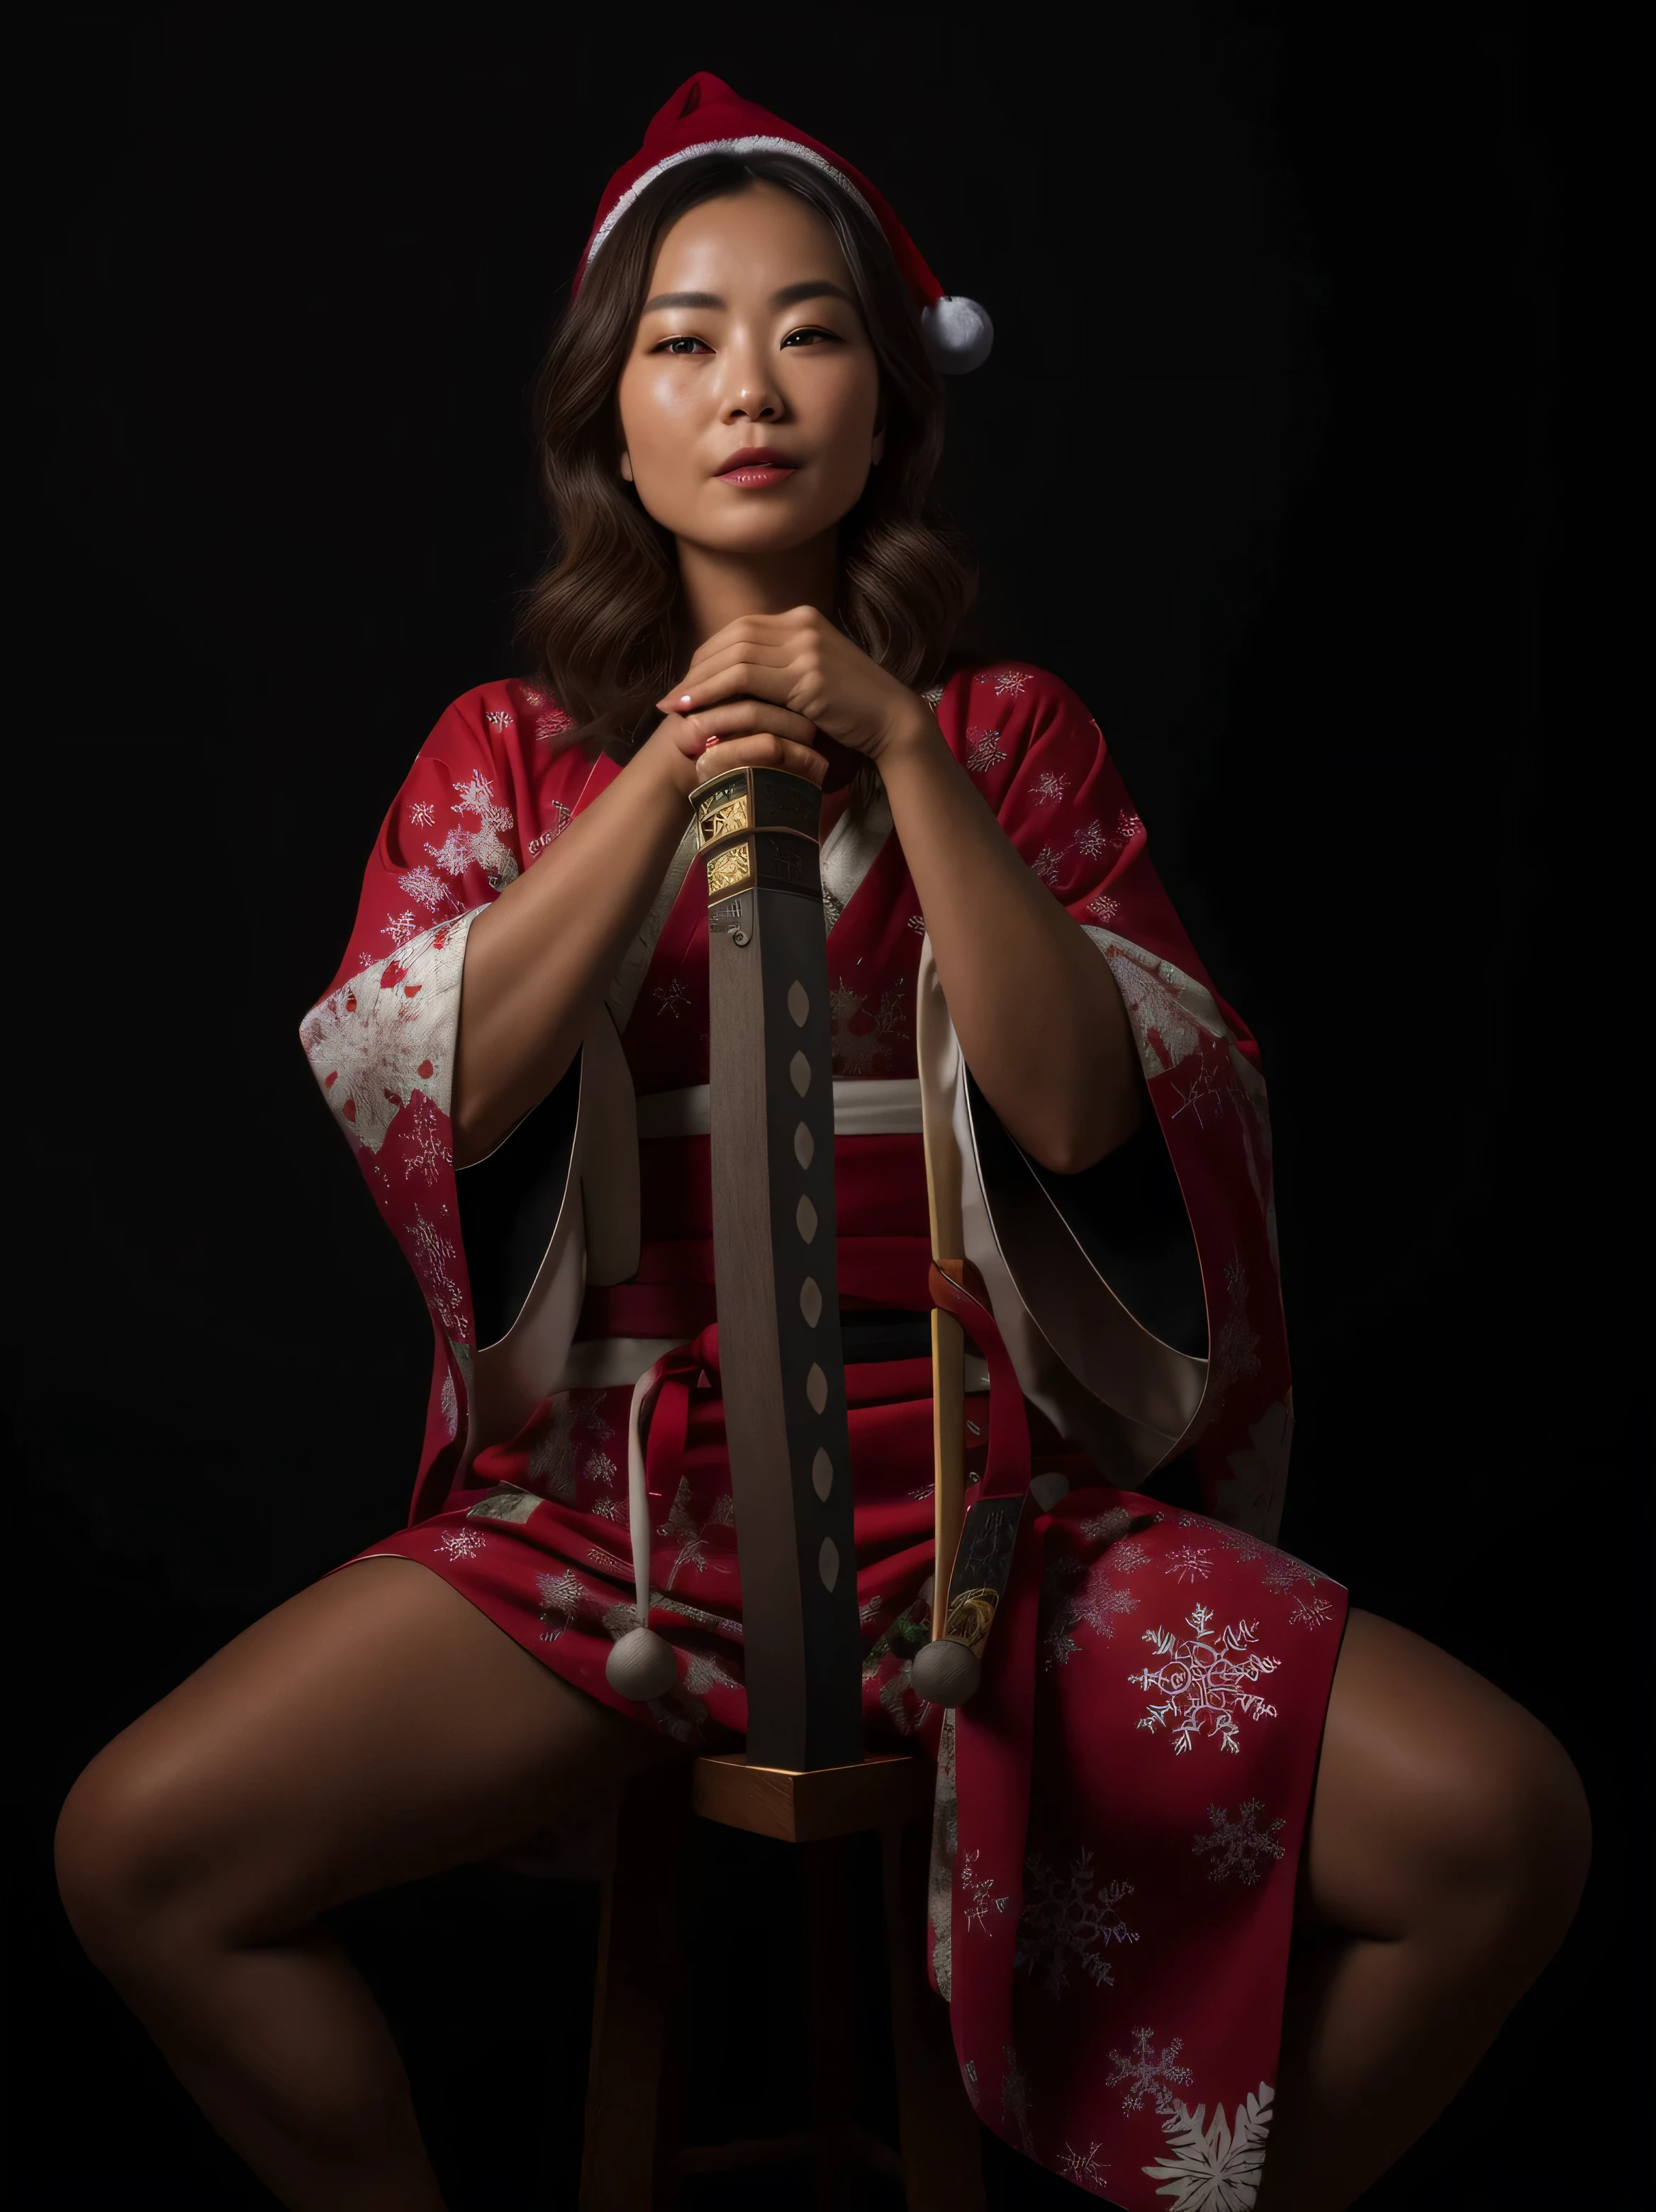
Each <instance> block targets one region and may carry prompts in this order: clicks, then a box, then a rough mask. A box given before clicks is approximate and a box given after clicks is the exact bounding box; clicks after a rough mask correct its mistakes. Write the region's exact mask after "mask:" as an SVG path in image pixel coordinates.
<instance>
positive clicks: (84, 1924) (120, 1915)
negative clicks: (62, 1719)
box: [54, 1739, 199, 1967]
mask: <svg viewBox="0 0 1656 2212" xmlns="http://www.w3.org/2000/svg"><path fill="white" fill-rule="evenodd" d="M54 1855H55V1857H56V1862H57V1871H58V1894H59V1895H60V1896H61V1898H62V1899H63V1902H64V1911H66V1912H67V1914H68V1915H69V1919H70V1925H71V1926H72V1927H73V1929H75V1932H76V1935H77V1936H79V1938H80V1940H81V1942H82V1944H83V1945H84V1947H85V1948H86V1949H87V1951H88V1953H89V1954H91V1956H92V1957H93V1958H94V1959H95V1960H97V1961H98V1963H99V1964H100V1966H106V1967H114V1966H117V1965H118V1964H120V1963H122V1962H124V1961H133V1960H136V1959H137V1958H138V1956H139V1955H140V1954H142V1953H143V1950H144V1949H145V1948H148V1947H149V1945H151V1944H153V1943H154V1942H156V1941H157V1940H158V1939H159V1938H160V1937H161V1931H162V1929H163V1928H167V1927H169V1926H170V1925H171V1924H173V1923H176V1921H177V1920H178V1918H179V1914H180V1908H181V1907H187V1905H188V1902H189V1896H190V1890H191V1866H192V1863H198V1862H199V1849H198V1846H197V1845H196V1844H195V1842H194V1839H193V1838H192V1837H191V1820H190V1818H189V1813H188V1808H187V1803H185V1802H179V1792H178V1791H177V1790H176V1789H169V1788H168V1787H167V1783H166V1781H165V1779H164V1778H161V1777H160V1776H158V1775H156V1774H155V1773H154V1772H153V1771H146V1768H145V1765H144V1763H143V1760H142V1759H141V1758H139V1757H136V1756H135V1755H134V1754H133V1753H131V1752H130V1751H129V1750H128V1749H127V1747H125V1746H124V1744H123V1743H122V1741H121V1740H120V1739H117V1741H116V1742H115V1743H114V1744H112V1745H110V1746H109V1747H108V1748H107V1749H106V1750H105V1751H102V1752H100V1753H99V1755H98V1757H97V1758H96V1759H94V1760H93V1761H92V1763H91V1765H89V1766H88V1768H87V1769H86V1771H85V1772H84V1773H82V1775H81V1777H80V1778H79V1779H78V1780H77V1781H76V1784H75V1786H74V1788H73V1789H72V1790H70V1793H69V1796H68V1797H67V1798H66V1799H65V1801H64V1808H63V1810H62V1812H61V1813H60V1814H58V1831H57V1835H56V1838H55V1839H54Z"/></svg>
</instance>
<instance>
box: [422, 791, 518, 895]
mask: <svg viewBox="0 0 1656 2212" xmlns="http://www.w3.org/2000/svg"><path fill="white" fill-rule="evenodd" d="M454 789H455V791H456V792H457V793H458V794H459V795H458V798H457V799H456V800H455V803H454V805H452V807H451V808H450V810H449V811H450V812H451V813H452V814H458V815H460V816H461V817H464V816H465V815H468V814H475V815H476V817H477V827H476V829H467V828H466V826H465V823H464V819H462V820H461V821H460V822H459V823H458V824H457V825H456V826H455V828H453V829H451V830H450V831H449V833H448V835H447V836H446V837H445V838H444V840H443V842H442V843H441V844H440V845H428V846H427V847H426V850H427V852H428V853H429V854H431V857H432V858H433V860H435V861H436V863H437V865H438V866H439V867H440V869H441V870H442V871H443V872H444V874H445V875H448V876H463V875H464V873H465V872H466V870H467V869H468V868H481V869H482V872H483V876H484V878H485V880H486V881H487V882H488V885H489V887H490V889H491V890H497V891H498V890H504V889H505V888H506V886H507V884H509V883H513V882H515V880H516V878H517V874H518V862H517V859H516V856H515V855H514V854H513V852H512V851H511V849H510V848H509V847H508V846H507V844H506V843H505V842H503V837H504V833H505V832H506V831H507V830H508V829H511V828H512V826H513V821H514V819H515V817H514V816H513V811H512V809H511V808H510V807H509V806H502V805H500V802H499V801H498V800H497V799H496V798H495V796H494V785H493V784H492V783H491V782H490V781H489V780H488V777H487V776H486V775H484V774H483V773H482V769H473V770H472V773H471V775H470V776H469V777H468V778H467V780H466V781H465V782H464V783H457V784H456V785H455V786H454Z"/></svg>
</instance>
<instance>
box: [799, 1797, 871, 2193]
mask: <svg viewBox="0 0 1656 2212" xmlns="http://www.w3.org/2000/svg"><path fill="white" fill-rule="evenodd" d="M851 1849H852V1840H851V1839H850V1838H846V1837H843V1836H836V1837H834V1838H832V1839H831V1840H830V1841H828V1842H824V1843H817V1844H799V1845H798V1852H799V1861H800V1868H799V1870H800V1874H801V1875H802V1877H803V1880H804V1903H805V1988H806V1991H807V1993H808V1994H807V2002H808V2003H809V2006H810V2017H809V2019H808V2021H807V2022H806V2038H807V2046H808V2048H809V2050H810V2106H811V2110H810V2118H811V2126H812V2129H813V2130H814V2131H815V2132H816V2134H817V2135H818V2136H822V2137H823V2138H825V2139H827V2146H828V2147H827V2148H825V2149H824V2151H823V2153H822V2155H821V2156H820V2157H819V2158H818V2160H817V2161H816V2212H838V2208H839V2206H840V2203H841V2202H842V2201H843V2197H844V2181H845V2160H844V2157H843V2155H836V2154H835V2148H834V2144H835V2143H836V2142H840V2143H843V2142H845V2141H846V2139H848V2138H849V2136H850V2134H851V2131H852V2128H853V2127H854V2126H855V2124H856V2118H857V2074H856V2053H855V2045H856V2034H857V2021H856V2009H855V2002H854V1995H853V1990H852V1956H853V1950H854V1946H855V1943H856V1931H855V1929H854V1927H853V1925H852V1914H851V1906H850V1899H849V1897H848V1895H847V1893H846V1883H847V1881H848V1880H849V1878H850V1875H851V1871H852V1869H851V1866H850V1863H849V1855H850V1851H851Z"/></svg>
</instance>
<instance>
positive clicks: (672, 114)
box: [574, 70, 995, 376]
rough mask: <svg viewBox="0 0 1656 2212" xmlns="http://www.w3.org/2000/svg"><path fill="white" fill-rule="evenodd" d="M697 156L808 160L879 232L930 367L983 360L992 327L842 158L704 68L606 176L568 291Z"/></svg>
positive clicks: (961, 369)
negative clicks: (945, 283)
mask: <svg viewBox="0 0 1656 2212" xmlns="http://www.w3.org/2000/svg"><path fill="white" fill-rule="evenodd" d="M698 154H732V155H737V156H738V157H740V156H741V155H744V154H792V155H796V156H797V157H798V158H799V159H800V160H803V161H810V162H814V163H815V165H816V167H818V168H819V169H821V170H822V172H823V173H824V174H826V175H828V176H830V177H832V178H833V179H834V182H835V184H837V185H840V188H841V189H842V190H843V191H847V192H849V193H850V195H851V197H852V199H854V200H858V201H859V202H860V203H861V204H862V205H863V207H864V209H865V210H866V211H867V212H868V214H869V215H870V216H872V217H873V218H874V221H875V222H877V223H878V224H879V226H880V228H881V229H882V230H883V232H884V234H885V239H886V243H887V245H888V246H890V248H891V252H892V256H893V258H894V259H895V262H896V264H897V267H898V269H899V270H900V271H901V275H902V277H903V281H904V282H905V283H907V286H908V289H909V290H910V291H911V292H912V293H913V295H914V298H915V300H916V301H917V302H918V303H919V309H920V331H921V335H922V337H924V339H925V349H926V351H927V353H928V354H930V356H931V360H932V362H933V363H934V365H935V366H936V367H937V368H940V369H941V370H942V371H943V373H944V374H945V375H949V376H963V375H964V374H966V372H967V370H968V369H971V368H977V367H978V365H979V363H980V362H984V361H986V360H987V359H988V357H989V349H990V347H991V346H992V344H993V343H994V339H995V333H994V326H993V325H992V323H991V322H990V320H989V317H988V315H987V313H986V311H985V310H984V309H983V308H982V307H980V306H979V305H978V303H977V301H975V300H967V299H962V298H960V297H958V296H950V295H949V294H947V293H945V292H944V290H943V287H942V285H940V284H939V283H938V282H937V278H936V277H935V276H933V275H932V274H931V270H929V269H928V268H927V267H926V265H925V262H924V261H923V260H922V259H921V258H920V254H919V248H918V247H917V246H915V244H914V241H913V239H912V238H911V237H910V236H909V234H908V233H907V231H906V230H905V229H904V228H903V227H902V225H901V223H900V222H898V220H897V218H896V216H895V215H894V214H893V213H892V211H891V210H890V209H889V207H888V206H887V204H886V203H885V201H884V200H883V199H882V197H880V195H879V193H878V192H877V191H875V189H874V187H873V185H871V184H870V182H869V181H868V179H867V178H866V177H864V175H862V174H861V173H860V172H859V171H858V170H856V169H853V168H852V166H851V164H850V162H849V161H842V160H841V159H840V155H838V154H835V153H834V152H832V151H831V150H830V149H828V147H826V146H824V145H823V144H822V143H821V142H820V140H818V139H816V138H810V137H806V135H805V133H804V131H797V130H795V128H794V126H793V125H792V123H784V122H783V120H782V118H781V117H780V116H779V115H773V114H772V113H771V112H769V110H768V109H767V108H763V107H755V106H754V104H753V102H752V101H751V100H743V99H742V98H741V97H740V96H739V95H738V94H736V93H734V92H732V91H731V88H730V87H729V85H727V84H726V83H725V81H724V79H723V78H722V77H716V76H710V75H709V74H708V72H707V70H697V71H696V74H695V76H693V77H691V78H689V79H688V82H685V83H683V84H682V85H680V87H679V88H678V90H677V91H676V93H675V94H673V96H672V98H671V99H670V100H669V101H668V102H667V104H666V105H665V106H664V107H662V108H660V109H658V111H657V112H656V113H655V114H654V115H653V116H652V118H651V120H650V127H649V129H648V130H647V131H646V132H645V134H644V143H643V145H642V146H640V149H639V150H638V152H637V153H636V154H634V156H633V158H632V160H631V161H627V162H624V163H623V164H622V167H620V168H619V169H617V170H616V173H615V175H614V176H613V177H611V178H610V182H609V184H608V185H607V186H606V187H605V189H604V197H603V199H602V200H601V201H600V202H599V204H598V214H597V222H595V223H594V224H593V226H592V235H591V238H589V239H588V240H587V241H586V251H585V253H584V254H582V256H581V262H580V267H579V270H577V271H576V274H575V286H574V289H576V290H577V291H579V289H580V282H581V278H582V277H583V276H585V273H586V271H587V270H588V269H589V268H590V267H591V264H592V262H593V259H594V258H595V257H596V256H597V254H599V253H601V252H603V250H604V241H605V240H607V239H608V237H609V235H610V232H611V231H612V230H613V229H614V228H615V227H616V223H617V222H619V220H620V219H621V217H622V216H623V215H625V214H626V212H627V210H628V208H629V207H631V205H632V204H633V202H634V200H635V199H636V198H637V197H638V196H639V194H640V192H641V191H643V190H644V187H645V186H646V185H649V184H653V183H654V181H655V179H657V178H658V176H660V175H662V174H663V173H664V171H666V170H668V169H672V168H676V167H677V166H678V164H679V163H680V162H681V161H693V160H694V159H695V156H696V155H698Z"/></svg>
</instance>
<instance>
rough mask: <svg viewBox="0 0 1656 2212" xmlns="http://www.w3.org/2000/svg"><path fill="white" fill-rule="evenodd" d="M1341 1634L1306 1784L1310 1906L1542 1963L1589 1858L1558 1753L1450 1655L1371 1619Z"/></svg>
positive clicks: (1523, 1715)
mask: <svg viewBox="0 0 1656 2212" xmlns="http://www.w3.org/2000/svg"><path fill="white" fill-rule="evenodd" d="M1353 1628H1354V1629H1355V1630H1356V1634H1355V1636H1354V1637H1352V1638H1350V1639H1349V1649H1348V1651H1347V1652H1344V1653H1343V1654H1342V1658H1341V1673H1340V1675H1339V1676H1338V1677H1337V1684H1336V1687H1337V1696H1336V1698H1335V1699H1334V1700H1332V1701H1331V1705H1330V1715H1329V1719H1330V1727H1329V1734H1328V1736H1327V1738H1326V1740H1325V1753H1324V1771H1323V1773H1322V1774H1320V1775H1319V1784H1318V1807H1317V1810H1316V1812H1315V1813H1314V1814H1313V1836H1312V1854H1311V1861H1310V1867H1311V1874H1312V1886H1313V1902H1314V1903H1316V1904H1317V1905H1319V1907H1320V1908H1322V1909H1323V1911H1324V1917H1329V1918H1331V1919H1334V1920H1336V1921H1337V1922H1338V1923H1339V1924H1341V1925H1344V1926H1346V1927H1349V1928H1351V1929H1361V1930H1362V1931H1363V1932H1368V1933H1370V1934H1374V1935H1381V1936H1388V1935H1391V1936H1395V1935H1402V1934H1404V1933H1405V1932H1407V1931H1408V1930H1410V1929H1414V1928H1418V1927H1421V1926H1422V1925H1424V1924H1426V1923H1452V1924H1453V1926H1454V1927H1456V1928H1457V1929H1459V1930H1461V1931H1462V1932H1463V1933H1464V1934H1465V1936H1467V1937H1468V1939H1469V1940H1470V1939H1471V1938H1473V1937H1474V1936H1476V1935H1477V1934H1479V1933H1480V1932H1482V1933H1483V1934H1486V1935H1489V1936H1495V1937H1497V1938H1498V1940H1500V1941H1501V1942H1502V1943H1503V1944H1507V1943H1510V1942H1534V1943H1535V1944H1536V1945H1537V1946H1538V1947H1539V1951H1540V1955H1541V1956H1545V1955H1547V1954H1549V1953H1550V1949H1551V1948H1552V1947H1553V1946H1554V1945H1556V1942H1557V1941H1558V1938H1559V1937H1560V1936H1562V1932H1563V1930H1564V1929H1565V1928H1566V1927H1567V1926H1568V1923H1569V1920H1570V1917H1571V1916H1572V1915H1573V1913H1574V1910H1575V1905H1576V1902H1577V1899H1579V1897H1580V1890H1581V1884H1582V1882H1583V1881H1584V1880H1585V1878H1586V1867H1587V1859H1588V1856H1589V1851H1590V1834H1591V1827H1590V1821H1589V1819H1588V1814H1587V1808H1586V1796H1585V1793H1584V1791H1583V1790H1582V1787H1581V1783H1580V1777H1579V1776H1578V1775H1577V1773H1576V1771H1575V1769H1574V1765H1572V1764H1571V1762H1570V1759H1569V1758H1568V1754H1567V1753H1566V1752H1565V1751H1564V1749H1563V1747H1562V1745H1561V1744H1560V1743H1559V1742H1558V1741H1557V1740H1556V1737H1554V1736H1553V1735H1551V1734H1550V1732H1549V1731H1548V1730H1547V1729H1545V1728H1544V1726H1543V1725H1542V1723H1540V1722H1539V1721H1538V1720H1537V1719H1536V1718H1535V1717H1534V1716H1533V1715H1532V1714H1530V1713H1528V1712H1526V1711H1525V1710H1524V1709H1523V1707H1521V1706H1520V1705H1516V1704H1514V1703H1513V1700H1512V1699H1509V1698H1507V1696H1506V1695H1505V1694H1504V1693H1503V1692H1501V1691H1499V1690H1497V1689H1496V1688H1495V1686H1494V1685H1493V1684H1491V1683H1489V1682H1487V1681H1485V1680H1483V1678H1482V1677H1481V1676H1479V1675H1477V1674H1474V1673H1473V1672H1472V1671H1471V1668H1466V1667H1464V1666H1462V1665H1461V1664H1460V1662H1459V1661H1457V1660H1455V1659H1453V1658H1451V1657H1450V1656H1448V1654H1447V1653H1446V1652H1443V1651H1441V1650H1437V1649H1436V1648H1435V1647H1434V1646H1432V1645H1430V1644H1425V1643H1423V1642H1422V1640H1421V1639H1420V1638H1417V1637H1415V1636H1412V1635H1410V1633H1409V1632H1407V1631H1405V1630H1403V1629H1399V1628H1396V1627H1394V1626H1392V1625H1391V1624H1390V1623H1387V1622H1384V1621H1377V1620H1373V1619H1372V1618H1371V1617H1370V1616H1367V1615H1354V1616H1353ZM1348 1659H1349V1661H1350V1664H1349V1665H1348ZM1319 1892H1320V1894H1317V1893H1319Z"/></svg>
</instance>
